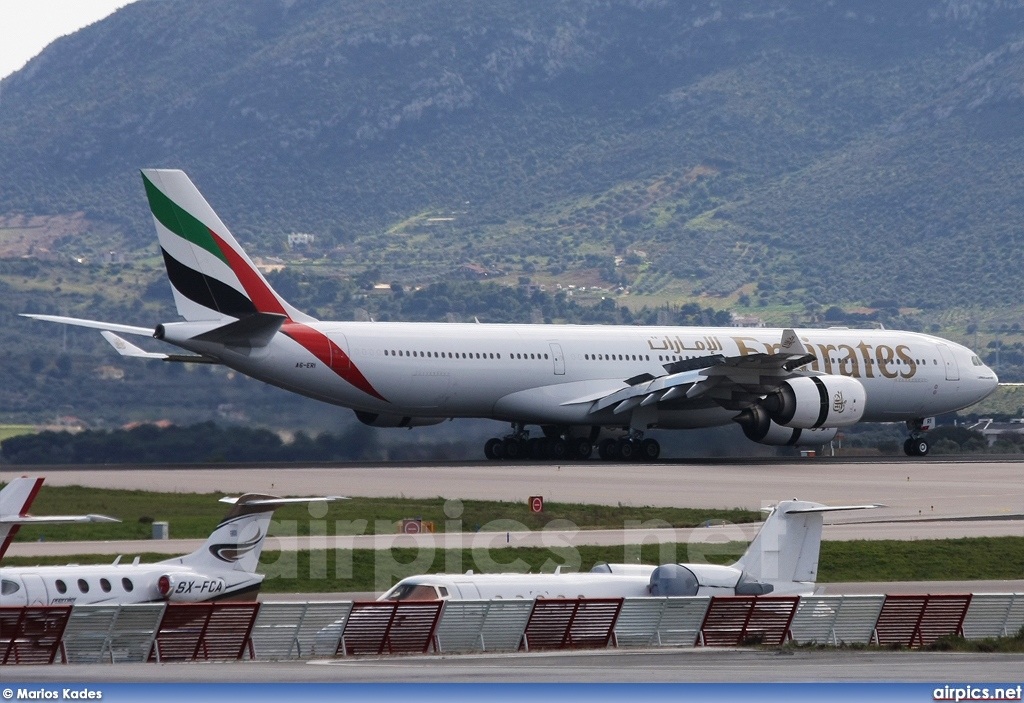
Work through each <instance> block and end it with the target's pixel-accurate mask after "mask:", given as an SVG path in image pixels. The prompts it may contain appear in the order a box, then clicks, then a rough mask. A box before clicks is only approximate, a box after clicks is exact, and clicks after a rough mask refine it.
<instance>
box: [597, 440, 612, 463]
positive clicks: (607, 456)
mask: <svg viewBox="0 0 1024 703" xmlns="http://www.w3.org/2000/svg"><path fill="white" fill-rule="evenodd" d="M615 449H616V443H615V440H614V439H611V438H610V437H609V438H608V439H602V440H601V443H600V444H598V445H597V455H598V456H599V457H601V459H602V460H604V461H612V460H613V459H614V458H615V456H616V452H615Z"/></svg>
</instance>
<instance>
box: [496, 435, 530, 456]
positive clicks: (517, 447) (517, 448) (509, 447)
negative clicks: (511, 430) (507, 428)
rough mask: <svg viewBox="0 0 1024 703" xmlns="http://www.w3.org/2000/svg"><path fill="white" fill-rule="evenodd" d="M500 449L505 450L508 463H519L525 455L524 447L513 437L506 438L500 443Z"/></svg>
mask: <svg viewBox="0 0 1024 703" xmlns="http://www.w3.org/2000/svg"><path fill="white" fill-rule="evenodd" d="M501 448H502V449H504V450H505V458H506V459H508V460H510V461H519V460H520V459H522V458H523V454H525V453H526V452H525V451H524V450H525V449H526V447H524V446H523V444H522V443H521V442H520V441H519V440H518V439H516V438H515V437H506V438H505V441H504V442H502V443H501Z"/></svg>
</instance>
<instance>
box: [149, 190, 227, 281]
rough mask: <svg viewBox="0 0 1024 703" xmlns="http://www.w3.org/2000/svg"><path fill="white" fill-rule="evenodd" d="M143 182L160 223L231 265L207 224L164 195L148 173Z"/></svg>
mask: <svg viewBox="0 0 1024 703" xmlns="http://www.w3.org/2000/svg"><path fill="white" fill-rule="evenodd" d="M142 182H143V183H144V184H145V186H146V197H147V198H149V209H150V210H152V211H153V216H154V217H156V219H157V221H159V222H160V224H162V225H163V226H164V227H166V228H167V229H169V230H170V231H172V232H174V233H175V234H176V235H178V236H179V237H182V238H184V239H187V240H188V241H190V242H192V243H193V244H195V245H196V246H198V247H202V248H203V249H205V250H206V251H208V252H210V253H211V254H213V255H214V256H216V257H217V258H218V259H220V260H221V261H223V262H224V263H225V264H228V266H230V264H229V263H228V259H227V257H226V256H224V252H222V251H221V250H220V247H219V246H217V242H215V241H214V240H213V236H212V235H211V234H210V230H209V228H208V227H207V226H206V225H204V224H203V223H202V222H200V221H199V220H197V219H196V218H195V217H193V216H192V215H190V214H189V213H188V212H187V211H185V210H183V209H182V208H181V207H179V206H178V205H177V203H175V202H174V201H173V200H171V199H170V198H168V197H167V196H166V195H164V194H163V192H162V191H161V190H160V189H159V188H157V187H156V186H155V185H153V183H151V182H150V180H149V179H148V178H146V174H142Z"/></svg>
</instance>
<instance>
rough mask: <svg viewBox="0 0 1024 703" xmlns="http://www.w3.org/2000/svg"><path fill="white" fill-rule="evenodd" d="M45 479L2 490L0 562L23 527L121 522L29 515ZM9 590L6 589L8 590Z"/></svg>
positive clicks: (13, 483)
mask: <svg viewBox="0 0 1024 703" xmlns="http://www.w3.org/2000/svg"><path fill="white" fill-rule="evenodd" d="M44 480H45V479H43V478H28V477H27V476H21V477H20V478H15V479H12V480H11V482H10V483H8V484H7V485H6V486H4V487H3V489H0V559H3V556H4V554H6V553H7V548H8V547H10V546H11V542H12V541H13V540H14V535H16V534H18V528H20V527H21V526H22V525H57V524H66V523H74V522H121V521H120V520H118V519H117V518H113V517H108V516H106V515H95V514H90V515H29V513H28V510H29V508H30V507H32V502H33V501H34V500H35V499H36V496H37V495H39V489H40V488H42V487H43V481H44ZM5 588H6V586H5Z"/></svg>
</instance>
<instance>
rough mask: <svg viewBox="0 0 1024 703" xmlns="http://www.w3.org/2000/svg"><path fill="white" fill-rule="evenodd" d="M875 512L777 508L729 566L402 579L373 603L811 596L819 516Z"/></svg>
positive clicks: (795, 505)
mask: <svg viewBox="0 0 1024 703" xmlns="http://www.w3.org/2000/svg"><path fill="white" fill-rule="evenodd" d="M881 507H885V506H883V505H881V504H878V503H875V504H872V505H839V506H827V505H822V504H821V503H812V502H808V501H801V500H796V499H794V500H785V501H781V502H780V503H779V504H778V505H777V506H775V508H774V509H772V511H771V513H770V514H769V515H768V517H767V518H766V519H765V521H764V524H763V525H762V526H761V529H760V530H758V533H757V535H756V536H755V537H754V539H753V541H751V543H750V545H749V546H748V547H747V550H746V552H744V554H743V556H742V557H740V558H739V560H738V561H737V562H736V563H735V564H733V565H732V566H720V565H717V564H662V565H661V566H651V565H645V564H598V565H596V566H595V567H594V568H593V569H591V570H590V571H589V572H583V573H561V572H557V571H556V572H555V573H553V574H520V573H515V574H474V573H472V572H467V573H465V574H424V575H418V576H409V577H407V578H404V579H402V580H401V581H399V582H398V583H396V584H395V585H394V586H393V587H392V588H391V589H390V590H389V591H387V592H386V593H385V594H384V595H382V596H381V597H380V598H378V600H382V601H404V600H472V599H484V600H492V599H498V598H500V599H510V598H511V599H527V600H529V599H533V598H627V597H646V596H761V595H767V594H769V593H771V594H774V595H811V594H812V593H814V591H815V583H814V582H815V580H816V578H817V574H818V555H819V551H820V547H821V528H822V524H823V523H824V516H823V514H824V513H826V512H833V511H839V510H867V509H872V508H881Z"/></svg>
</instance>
